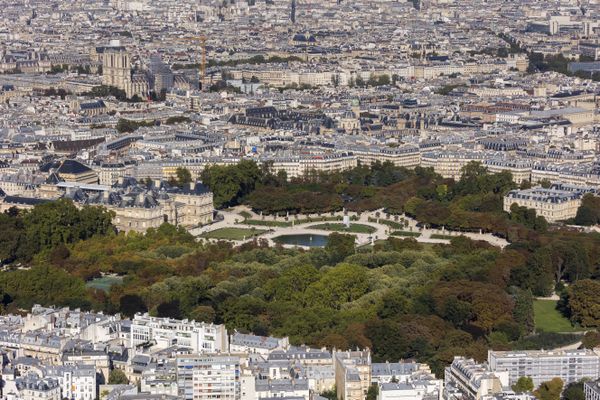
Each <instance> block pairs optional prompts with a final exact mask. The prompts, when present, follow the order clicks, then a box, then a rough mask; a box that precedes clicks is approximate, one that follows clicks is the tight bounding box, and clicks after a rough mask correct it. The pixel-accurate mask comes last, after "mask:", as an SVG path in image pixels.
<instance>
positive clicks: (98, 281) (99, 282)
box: [85, 276, 123, 292]
mask: <svg viewBox="0 0 600 400" xmlns="http://www.w3.org/2000/svg"><path fill="white" fill-rule="evenodd" d="M122 282H123V278H122V277H120V276H103V277H101V278H94V279H92V280H91V281H89V282H87V283H86V284H85V285H86V286H87V287H90V288H93V289H99V290H104V291H105V292H108V291H109V290H110V288H111V286H113V285H120V284H121V283H122Z"/></svg>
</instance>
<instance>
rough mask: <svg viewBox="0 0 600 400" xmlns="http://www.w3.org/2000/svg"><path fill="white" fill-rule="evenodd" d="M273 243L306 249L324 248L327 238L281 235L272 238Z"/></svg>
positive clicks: (321, 236)
mask: <svg viewBox="0 0 600 400" xmlns="http://www.w3.org/2000/svg"><path fill="white" fill-rule="evenodd" d="M273 241H274V242H276V243H281V244H290V245H293V246H306V247H325V245H326V244H327V236H325V235H308V234H301V235H281V236H277V237H275V238H273Z"/></svg>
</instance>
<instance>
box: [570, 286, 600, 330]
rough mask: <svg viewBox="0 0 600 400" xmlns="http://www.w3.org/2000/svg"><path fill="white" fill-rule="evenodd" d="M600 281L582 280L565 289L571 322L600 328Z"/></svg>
mask: <svg viewBox="0 0 600 400" xmlns="http://www.w3.org/2000/svg"><path fill="white" fill-rule="evenodd" d="M598 293H600V281H596V280H591V279H583V280H579V281H577V282H575V283H574V284H572V285H571V286H569V288H568V289H567V307H568V309H569V313H570V315H571V321H573V322H574V323H578V324H581V325H582V326H586V327H596V326H600V297H598Z"/></svg>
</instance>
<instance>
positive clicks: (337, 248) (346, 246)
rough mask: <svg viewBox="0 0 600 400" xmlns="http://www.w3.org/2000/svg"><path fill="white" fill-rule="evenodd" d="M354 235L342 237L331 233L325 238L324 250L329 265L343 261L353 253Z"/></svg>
mask: <svg viewBox="0 0 600 400" xmlns="http://www.w3.org/2000/svg"><path fill="white" fill-rule="evenodd" d="M355 240H356V238H355V236H354V235H344V234H342V233H337V232H333V233H331V234H330V235H329V237H328V238H327V244H326V245H325V250H326V251H327V253H328V254H329V260H330V262H331V264H336V263H338V262H340V261H343V260H344V259H345V258H346V257H348V256H349V255H351V254H353V253H354V242H355Z"/></svg>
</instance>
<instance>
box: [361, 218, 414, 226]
mask: <svg viewBox="0 0 600 400" xmlns="http://www.w3.org/2000/svg"><path fill="white" fill-rule="evenodd" d="M369 222H375V223H377V218H372V217H369ZM379 223H380V224H383V225H387V226H389V227H390V228H392V229H404V228H405V226H404V224H402V223H400V222H396V221H389V220H387V219H383V218H379Z"/></svg>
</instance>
